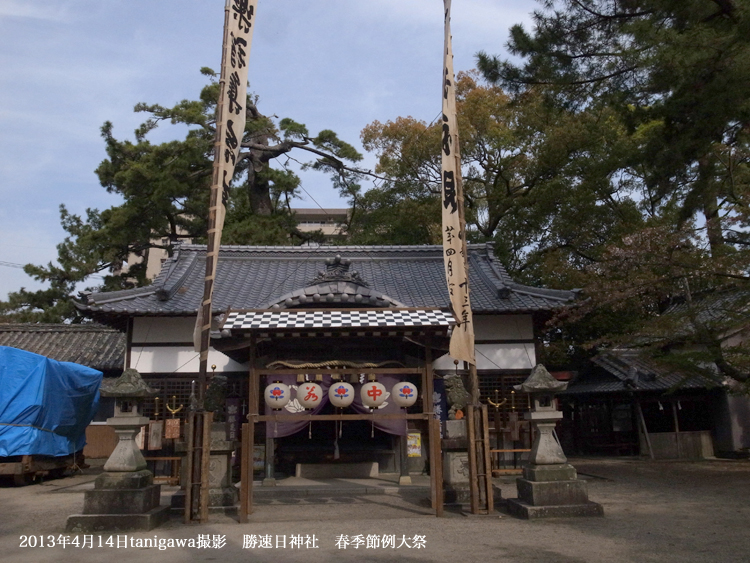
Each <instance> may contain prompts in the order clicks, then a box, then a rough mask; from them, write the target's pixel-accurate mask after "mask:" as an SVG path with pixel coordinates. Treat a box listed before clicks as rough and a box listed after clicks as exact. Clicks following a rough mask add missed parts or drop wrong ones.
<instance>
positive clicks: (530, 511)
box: [506, 498, 604, 520]
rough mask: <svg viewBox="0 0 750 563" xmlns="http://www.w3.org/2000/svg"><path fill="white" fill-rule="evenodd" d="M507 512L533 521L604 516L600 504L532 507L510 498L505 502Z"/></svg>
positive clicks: (586, 503)
mask: <svg viewBox="0 0 750 563" xmlns="http://www.w3.org/2000/svg"><path fill="white" fill-rule="evenodd" d="M506 507H507V509H508V512H510V513H511V514H512V515H513V516H516V517H518V518H524V519H526V520H533V519H535V518H570V517H573V516H604V508H603V507H602V505H601V504H598V503H596V502H591V501H587V502H584V503H581V504H565V505H557V506H532V505H530V504H528V503H526V502H524V501H522V500H520V499H517V498H510V499H508V500H507V502H506Z"/></svg>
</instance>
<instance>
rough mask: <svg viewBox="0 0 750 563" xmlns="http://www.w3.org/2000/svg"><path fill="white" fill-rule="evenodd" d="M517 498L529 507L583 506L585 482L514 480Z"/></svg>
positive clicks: (586, 497) (587, 496) (585, 493)
mask: <svg viewBox="0 0 750 563" xmlns="http://www.w3.org/2000/svg"><path fill="white" fill-rule="evenodd" d="M516 486H517V487H518V498H519V499H520V500H522V501H523V502H525V503H527V504H529V505H531V506H560V505H574V504H585V503H587V502H588V500H589V495H588V492H587V491H586V481H529V480H528V479H516Z"/></svg>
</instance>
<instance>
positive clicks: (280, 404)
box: [263, 381, 289, 409]
mask: <svg viewBox="0 0 750 563" xmlns="http://www.w3.org/2000/svg"><path fill="white" fill-rule="evenodd" d="M263 396H264V397H265V399H266V404H267V405H268V406H269V407H271V408H272V409H283V408H284V407H285V406H286V405H287V403H289V385H286V384H285V383H281V382H279V381H276V382H274V383H271V384H270V385H267V386H266V390H265V392H264V393H263Z"/></svg>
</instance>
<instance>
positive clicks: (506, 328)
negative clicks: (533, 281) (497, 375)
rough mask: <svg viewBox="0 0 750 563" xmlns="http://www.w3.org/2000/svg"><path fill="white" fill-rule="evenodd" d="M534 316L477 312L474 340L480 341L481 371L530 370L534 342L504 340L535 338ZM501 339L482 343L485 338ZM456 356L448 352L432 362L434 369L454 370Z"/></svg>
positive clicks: (478, 356) (533, 359)
mask: <svg viewBox="0 0 750 563" xmlns="http://www.w3.org/2000/svg"><path fill="white" fill-rule="evenodd" d="M533 338H534V326H533V323H532V318H531V315H474V339H475V341H476V342H477V344H476V346H475V348H476V359H477V369H478V370H498V369H514V370H515V369H529V370H530V369H531V368H533V367H534V366H535V365H536V353H535V350H534V343H533V342H509V343H504V342H502V341H503V340H533ZM487 340H492V341H499V342H492V343H482V341H487ZM455 367H456V366H455V364H454V363H453V358H452V357H451V356H450V355H448V354H445V355H444V356H441V357H439V358H438V359H436V360H435V362H434V363H433V368H434V369H439V370H452V369H455Z"/></svg>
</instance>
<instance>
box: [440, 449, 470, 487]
mask: <svg viewBox="0 0 750 563" xmlns="http://www.w3.org/2000/svg"><path fill="white" fill-rule="evenodd" d="M443 480H444V481H445V482H446V483H448V484H450V485H455V486H457V487H463V486H464V485H465V486H467V487H468V486H469V454H468V453H466V452H465V451H463V452H443Z"/></svg>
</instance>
